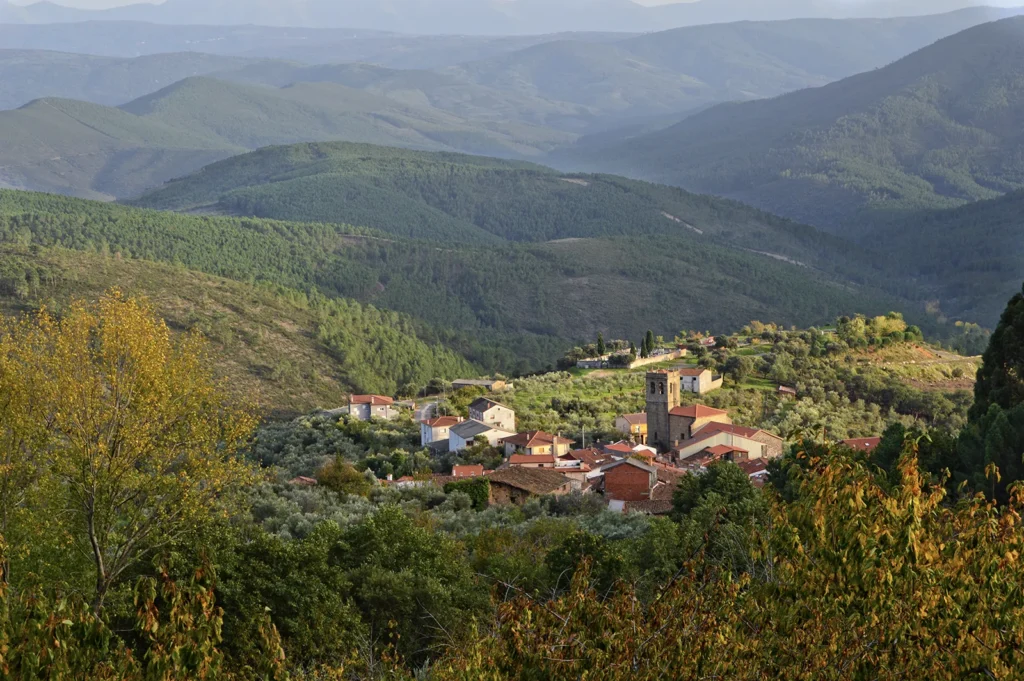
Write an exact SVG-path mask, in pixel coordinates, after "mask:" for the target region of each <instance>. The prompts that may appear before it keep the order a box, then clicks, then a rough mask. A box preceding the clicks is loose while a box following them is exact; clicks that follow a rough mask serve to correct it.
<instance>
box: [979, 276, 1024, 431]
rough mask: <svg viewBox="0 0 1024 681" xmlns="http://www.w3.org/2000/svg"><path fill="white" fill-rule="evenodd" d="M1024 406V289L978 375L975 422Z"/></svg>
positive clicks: (1002, 321)
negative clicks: (995, 412) (993, 409)
mask: <svg viewBox="0 0 1024 681" xmlns="http://www.w3.org/2000/svg"><path fill="white" fill-rule="evenodd" d="M1022 402H1024V287H1022V289H1021V293H1019V294H1017V295H1016V296H1014V297H1013V298H1012V299H1011V300H1010V302H1009V304H1008V305H1007V307H1006V310H1005V311H1004V312H1003V316H1002V318H1001V319H1000V320H999V325H998V326H996V330H995V331H994V332H993V333H992V339H991V340H990V341H989V345H988V350H986V351H985V355H984V357H983V359H982V366H981V369H980V370H979V371H978V382H977V383H976V384H975V386H974V406H973V407H972V408H971V411H970V417H971V419H972V420H975V419H980V418H981V417H982V416H984V415H985V414H987V413H988V411H989V407H991V406H992V405H998V406H999V407H1000V408H1001V409H1003V410H1010V409H1013V408H1014V407H1015V406H1017V405H1018V404H1021V403H1022Z"/></svg>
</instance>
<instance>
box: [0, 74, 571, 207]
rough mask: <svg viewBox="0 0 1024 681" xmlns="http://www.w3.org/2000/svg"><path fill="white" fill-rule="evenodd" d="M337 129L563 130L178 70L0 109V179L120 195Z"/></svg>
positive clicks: (417, 132) (330, 135)
mask: <svg viewBox="0 0 1024 681" xmlns="http://www.w3.org/2000/svg"><path fill="white" fill-rule="evenodd" d="M336 139H343V140H349V141H359V142H373V143H377V144H388V145H395V146H409V147H414V148H421V149H437V150H460V151H468V152H476V153H486V154H494V155H508V156H514V155H520V154H522V155H530V154H538V153H540V151H541V150H543V149H549V148H551V147H553V146H555V145H556V144H558V143H560V142H564V141H565V140H566V139H571V137H569V136H567V135H566V134H565V133H559V132H555V131H551V130H548V129H545V128H539V127H537V126H529V125H525V124H524V125H520V124H514V123H513V124H505V123H489V122H470V121H467V120H465V119H462V118H458V117H456V116H454V115H452V114H449V113H446V112H443V111H439V110H436V109H432V108H430V107H427V106H421V107H416V106H412V105H409V104H403V103H401V102H398V101H396V100H393V99H389V98H387V97H384V96H382V95H376V94H373V93H370V92H364V91H360V90H355V89H352V88H346V87H344V86H341V85H336V84H332V83H315V84H297V85H295V86H291V87H287V88H282V89H276V88H268V87H259V86H250V85H242V84H237V83H227V82H223V81H217V80H212V79H208V78H188V79H185V80H183V81H179V82H178V83H175V84H174V85H172V86H170V87H168V88H164V89H163V90H160V91H158V92H156V93H153V94H151V95H147V96H146V97H143V98H141V99H138V100H135V101H133V102H130V103H128V104H126V105H124V106H123V107H120V108H110V107H101V106H98V105H94V104H86V103H82V102H77V101H71V100H39V101H36V102H32V103H30V104H29V105H27V106H25V107H22V108H21V109H18V110H15V111H7V112H0V140H2V141H3V144H2V145H0V186H8V187H14V188H26V189H34V190H44V191H52V192H58V193H65V194H72V195H78V196H84V197H89V198H112V197H114V198H118V197H129V196H134V195H137V194H139V193H141V192H142V191H143V190H145V189H148V188H151V187H154V186H159V185H160V184H162V183H163V182H165V181H167V180H168V179H171V178H173V177H180V176H182V175H185V174H187V173H189V172H191V171H193V170H196V169H198V168H200V167H202V166H204V165H207V164H209V163H210V162H212V161H214V160H217V159H220V158H225V157H227V156H231V155H234V154H236V153H240V152H243V151H245V150H247V149H255V148H257V147H262V146H266V145H269V144H282V143H291V142H301V141H314V140H336ZM533 145H536V146H533Z"/></svg>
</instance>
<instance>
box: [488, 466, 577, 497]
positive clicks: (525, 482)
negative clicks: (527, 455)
mask: <svg viewBox="0 0 1024 681" xmlns="http://www.w3.org/2000/svg"><path fill="white" fill-rule="evenodd" d="M487 478H488V479H489V480H490V481H491V484H494V483H498V484H501V485H508V486H509V487H515V488H516V489H521V490H523V491H526V492H529V493H531V494H551V493H552V492H556V491H558V490H559V489H561V488H563V487H566V486H567V485H571V484H572V480H570V479H569V478H567V477H565V476H564V475H562V474H561V473H559V472H558V471H555V470H547V469H540V468H504V469H500V470H496V471H494V472H493V473H490V474H489V475H488V476H487Z"/></svg>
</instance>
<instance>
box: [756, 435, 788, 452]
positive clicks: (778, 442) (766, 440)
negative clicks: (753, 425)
mask: <svg viewBox="0 0 1024 681" xmlns="http://www.w3.org/2000/svg"><path fill="white" fill-rule="evenodd" d="M754 439H755V440H757V441H758V442H760V443H761V444H763V445H764V447H765V449H764V453H763V455H762V456H764V458H766V459H777V458H779V457H780V456H782V447H783V444H784V443H783V440H782V438H780V437H775V436H773V435H771V434H769V433H765V432H763V431H762V432H760V433H758V434H757V435H755V436H754Z"/></svg>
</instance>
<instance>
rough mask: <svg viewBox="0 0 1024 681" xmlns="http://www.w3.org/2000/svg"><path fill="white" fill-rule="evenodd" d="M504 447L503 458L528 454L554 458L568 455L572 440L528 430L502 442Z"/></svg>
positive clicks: (540, 431)
mask: <svg viewBox="0 0 1024 681" xmlns="http://www.w3.org/2000/svg"><path fill="white" fill-rule="evenodd" d="M502 444H504V445H505V456H512V455H513V454H528V455H530V456H540V455H549V456H554V457H559V456H562V455H563V454H568V453H569V448H570V447H572V444H573V442H572V440H569V439H566V438H564V437H559V436H558V435H551V434H550V433H545V432H544V431H542V430H530V431H527V432H525V433H519V434H518V435H513V436H511V437H507V438H505V439H503V440H502Z"/></svg>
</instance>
